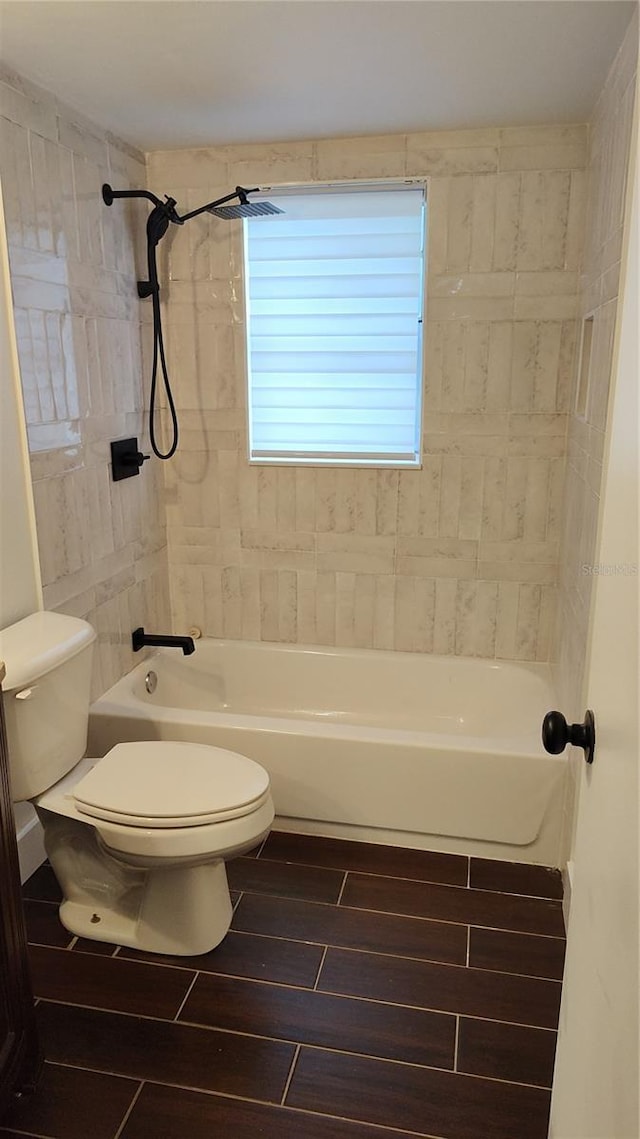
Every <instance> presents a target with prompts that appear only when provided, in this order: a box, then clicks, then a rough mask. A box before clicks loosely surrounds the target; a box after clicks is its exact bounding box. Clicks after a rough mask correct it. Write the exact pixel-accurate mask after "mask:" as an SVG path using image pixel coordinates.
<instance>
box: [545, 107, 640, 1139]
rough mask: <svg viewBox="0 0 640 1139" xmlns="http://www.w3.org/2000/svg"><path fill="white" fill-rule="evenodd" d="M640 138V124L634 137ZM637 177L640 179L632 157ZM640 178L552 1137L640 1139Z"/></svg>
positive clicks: (605, 503)
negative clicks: (591, 743)
mask: <svg viewBox="0 0 640 1139" xmlns="http://www.w3.org/2000/svg"><path fill="white" fill-rule="evenodd" d="M634 137H635V139H636V143H637V118H636V130H635V135H634ZM630 177H631V178H633V177H634V161H633V156H632V161H631V170H630ZM639 241H640V237H639V233H638V171H637V166H636V169H635V180H634V182H633V191H632V206H631V218H630V223H629V251H628V256H627V265H626V270H625V271H623V291H622V307H621V317H620V323H619V326H618V359H617V366H616V367H615V370H614V387H613V391H612V396H611V402H610V405H609V438H608V459H607V462H606V465H605V481H604V487H603V497H602V507H601V516H600V534H599V550H598V553H597V555H596V561H597V564H598V570H599V574H598V576H597V577H596V581H595V591H594V592H595V595H594V606H593V610H592V629H591V646H590V652H589V663H588V673H587V705H588V707H589V708H592V709H593V711H594V713H595V721H596V749H595V760H594V763H593V767H592V768H587V766H586V764H585V765H584V768H583V770H582V779H581V787H580V792H579V802H578V819H577V831H576V842H575V852H574V861H575V868H574V883H573V890H572V898H571V913H570V917H569V928H568V931H567V963H566V967H565V981H564V989H563V996H562V1009H561V1014H560V1028H559V1034H558V1052H557V1058H556V1073H555V1080H554V1090H553V1096H552V1106H551V1129H550V1135H551V1136H552V1137H553V1139H638V1136H639V1135H640V1129H639V1119H638V1092H639V1088H638V999H639V992H638V965H639V962H638V897H639V883H638V837H639V832H638V813H639V804H638V770H639V764H640V759H639V756H640V738H639V731H638V692H639V683H638V682H639V676H638V583H639V578H638V386H639V383H638V310H639V303H640V300H639V294H638V250H639Z"/></svg>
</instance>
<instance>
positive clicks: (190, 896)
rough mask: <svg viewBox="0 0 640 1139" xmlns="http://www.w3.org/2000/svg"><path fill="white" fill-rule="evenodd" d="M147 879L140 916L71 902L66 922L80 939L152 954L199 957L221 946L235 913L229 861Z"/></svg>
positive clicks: (63, 912)
mask: <svg viewBox="0 0 640 1139" xmlns="http://www.w3.org/2000/svg"><path fill="white" fill-rule="evenodd" d="M143 876H144V879H145V881H144V883H143V884H142V889H141V890H140V892H139V909H137V913H135V914H133V915H132V914H130V913H129V912H127V911H128V910H129V906H125V907H123V908H122V909H119V908H117V907H116V908H111V907H110V906H108V905H101V904H100V899H87V900H85V901H72V900H71V899H67V900H66V901H64V902H62V904H61V906H60V911H59V913H60V921H61V922H62V924H63V926H64V927H65V929H68V930H69V932H70V933H74V934H76V935H77V936H78V937H88V938H91V939H93V940H97V941H107V942H113V944H114V945H127V946H130V947H131V948H133V949H139V950H141V951H143V952H146V953H165V954H171V955H174V956H197V955H199V954H201V953H208V952H209V950H211V949H215V947H216V945H219V944H220V942H221V941H222V939H223V938H224V937H225V935H226V934H227V932H228V930H229V926H230V925H231V917H232V914H233V907H232V905H231V898H230V896H229V887H228V885H227V872H226V868H225V864H224V862H222V861H217V862H209V863H207V864H206V865H204V866H189V867H188V868H186V869H182V868H180V867H169V868H167V869H166V870H165V869H153V870H146V871H143ZM136 892H138V891H136Z"/></svg>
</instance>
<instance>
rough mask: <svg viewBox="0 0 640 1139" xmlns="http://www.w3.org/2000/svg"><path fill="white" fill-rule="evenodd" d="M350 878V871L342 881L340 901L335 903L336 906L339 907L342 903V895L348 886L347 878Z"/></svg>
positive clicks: (345, 873) (346, 871)
mask: <svg viewBox="0 0 640 1139" xmlns="http://www.w3.org/2000/svg"><path fill="white" fill-rule="evenodd" d="M348 877H349V871H348V870H345V872H344V878H343V879H342V885H341V887H340V893H339V894H338V900H337V902H335V903H334V904H335V905H336V906H339V905H340V902H341V901H342V895H343V894H344V888H345V886H346V884H347V878H348Z"/></svg>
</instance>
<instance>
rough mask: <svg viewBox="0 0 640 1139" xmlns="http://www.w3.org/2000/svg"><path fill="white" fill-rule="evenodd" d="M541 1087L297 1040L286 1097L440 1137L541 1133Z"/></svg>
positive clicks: (532, 1137)
mask: <svg viewBox="0 0 640 1139" xmlns="http://www.w3.org/2000/svg"><path fill="white" fill-rule="evenodd" d="M549 1100H550V1095H549V1092H547V1091H545V1090H544V1089H542V1088H528V1087H524V1086H522V1085H519V1084H507V1083H500V1082H499V1081H494V1080H484V1079H479V1078H477V1077H474V1076H465V1075H459V1074H458V1073H453V1072H437V1071H434V1070H433V1069H430V1068H417V1067H408V1066H406V1065H404V1064H390V1063H389V1062H388V1061H385V1060H370V1059H364V1058H361V1057H357V1056H339V1055H336V1053H332V1052H321V1051H317V1050H314V1049H307V1048H303V1049H302V1050H301V1052H300V1055H299V1057H298V1061H297V1064H296V1067H295V1070H294V1074H293V1079H292V1081H291V1084H290V1085H289V1090H288V1092H287V1096H286V1103H287V1104H289V1105H291V1106H293V1107H303V1108H307V1109H308V1110H311V1111H318V1112H322V1111H332V1112H334V1113H335V1114H336V1115H340V1116H346V1117H347V1118H351V1119H360V1120H366V1121H368V1122H371V1123H378V1124H383V1125H386V1126H388V1127H395V1126H396V1125H397V1124H398V1123H401V1125H402V1126H403V1127H405V1128H407V1130H411V1131H416V1132H417V1133H418V1134H421V1135H439V1136H445V1137H446V1139H480V1136H481V1137H482V1139H546V1135H547V1121H548V1115H549Z"/></svg>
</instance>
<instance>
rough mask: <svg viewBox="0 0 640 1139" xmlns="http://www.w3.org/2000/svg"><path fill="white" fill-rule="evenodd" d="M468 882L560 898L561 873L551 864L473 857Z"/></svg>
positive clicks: (535, 895)
mask: <svg viewBox="0 0 640 1139" xmlns="http://www.w3.org/2000/svg"><path fill="white" fill-rule="evenodd" d="M469 885H470V886H471V887H472V888H475V889H476V890H497V891H498V892H500V893H505V894H529V895H530V896H531V897H532V898H559V899H560V900H561V899H562V875H561V873H560V871H559V870H553V869H552V868H551V867H550V866H527V865H525V864H524V863H521V862H497V861H495V860H494V859H492V858H472V859H471V872H470V878H469Z"/></svg>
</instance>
